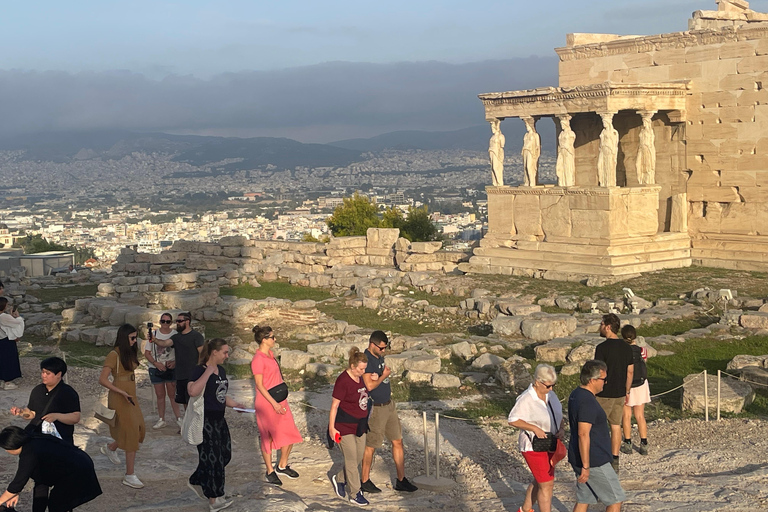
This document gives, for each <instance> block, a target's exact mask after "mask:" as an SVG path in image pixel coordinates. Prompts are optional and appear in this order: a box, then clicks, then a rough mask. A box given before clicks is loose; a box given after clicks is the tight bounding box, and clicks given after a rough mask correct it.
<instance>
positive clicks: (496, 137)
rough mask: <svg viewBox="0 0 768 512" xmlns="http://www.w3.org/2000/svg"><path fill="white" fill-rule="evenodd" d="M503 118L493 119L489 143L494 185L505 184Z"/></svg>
mask: <svg viewBox="0 0 768 512" xmlns="http://www.w3.org/2000/svg"><path fill="white" fill-rule="evenodd" d="M500 124H501V119H494V120H493V121H491V132H492V133H493V135H492V136H491V141H490V143H489V144H488V155H489V156H490V157H491V179H492V180H493V186H494V187H501V186H503V185H504V144H505V143H506V139H505V138H504V134H503V133H501V126H500Z"/></svg>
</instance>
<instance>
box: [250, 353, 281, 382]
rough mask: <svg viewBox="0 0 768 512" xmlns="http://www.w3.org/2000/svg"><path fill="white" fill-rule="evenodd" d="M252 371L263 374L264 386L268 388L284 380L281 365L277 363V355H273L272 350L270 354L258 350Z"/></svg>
mask: <svg viewBox="0 0 768 512" xmlns="http://www.w3.org/2000/svg"><path fill="white" fill-rule="evenodd" d="M251 371H252V372H253V374H254V375H261V376H262V379H263V380H262V382H263V383H264V387H265V388H267V389H270V388H273V387H275V386H277V385H278V384H280V383H281V382H283V376H282V375H281V373H280V367H279V366H278V365H277V361H276V360H275V356H274V355H272V351H270V352H269V354H265V353H264V352H262V351H261V350H257V351H256V354H254V356H253V360H252V361H251Z"/></svg>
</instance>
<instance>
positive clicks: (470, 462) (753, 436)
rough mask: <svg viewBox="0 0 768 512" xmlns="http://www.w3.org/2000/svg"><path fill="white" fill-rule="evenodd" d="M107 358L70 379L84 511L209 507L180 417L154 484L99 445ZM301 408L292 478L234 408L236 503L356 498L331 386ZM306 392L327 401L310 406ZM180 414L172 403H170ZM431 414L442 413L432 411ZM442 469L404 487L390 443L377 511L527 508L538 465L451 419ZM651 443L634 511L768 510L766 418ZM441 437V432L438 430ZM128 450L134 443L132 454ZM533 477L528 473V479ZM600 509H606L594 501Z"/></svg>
mask: <svg viewBox="0 0 768 512" xmlns="http://www.w3.org/2000/svg"><path fill="white" fill-rule="evenodd" d="M37 361H38V360H37V359H32V358H23V359H22V364H23V371H24V374H25V375H26V376H27V378H25V379H24V380H23V381H22V385H21V386H20V387H19V389H17V390H13V391H0V420H2V422H1V423H0V424H2V425H3V426H5V425H8V424H18V425H22V426H23V424H24V423H23V422H20V421H18V420H17V419H16V418H13V417H11V416H10V414H9V413H8V409H9V408H10V407H11V406H12V405H24V404H25V403H26V400H27V397H28V396H29V392H30V390H31V388H32V387H33V386H34V385H35V384H36V383H37V374H38V372H37V368H38V367H37V364H38V363H37ZM97 375H98V369H84V368H71V370H70V375H69V382H70V384H71V385H72V386H73V387H75V389H77V390H78V392H79V393H80V396H81V402H82V408H83V422H82V424H81V425H78V427H77V428H76V431H75V442H76V444H78V445H79V446H81V447H83V448H84V449H85V450H86V452H88V453H89V454H90V455H91V457H92V458H93V460H94V463H95V465H96V470H97V472H98V474H99V479H100V481H101V484H102V488H103V489H104V495H102V496H101V497H99V498H98V499H97V500H95V501H94V502H92V503H89V504H87V505H85V506H83V507H81V508H79V509H78V510H82V511H84V512H88V511H92V512H103V511H106V510H109V511H144V510H146V511H150V510H152V511H155V510H159V511H164V510H174V511H179V512H187V511H189V512H192V511H203V510H207V506H206V504H205V503H204V502H202V501H200V500H199V499H197V498H196V497H195V496H194V494H193V493H192V491H190V490H189V489H188V488H187V487H186V479H187V477H188V476H189V475H190V474H191V473H192V471H194V468H195V466H196V464H197V451H196V449H195V448H194V447H191V446H189V445H186V444H184V443H183V442H182V441H181V439H180V437H179V436H178V434H177V430H178V429H177V428H174V427H171V426H168V427H166V428H164V429H162V430H160V431H154V430H152V429H151V428H150V429H149V431H148V434H147V438H146V440H145V442H144V444H143V445H142V447H141V450H140V451H139V454H138V457H137V469H136V473H137V475H138V476H139V478H141V479H142V481H143V482H144V483H145V484H146V487H145V488H144V489H141V490H133V489H129V488H128V487H125V486H124V485H122V484H121V483H120V481H121V479H122V475H123V471H124V468H123V467H122V466H114V465H112V464H111V463H110V462H109V461H108V460H107V459H106V457H105V456H103V455H101V454H100V453H99V446H100V445H101V444H103V443H105V442H107V441H108V440H109V435H108V429H107V428H106V427H105V426H104V425H102V424H101V423H100V422H98V421H97V420H95V419H93V417H92V415H93V413H92V411H93V407H94V404H95V402H96V400H97V399H99V397H100V396H101V388H100V387H99V386H98V384H97V383H96V381H97ZM139 385H140V389H139V398H140V402H141V406H142V410H143V411H144V414H145V418H146V421H147V425H148V426H149V425H152V424H153V423H154V422H155V421H156V418H157V416H156V413H155V412H154V411H153V410H152V402H151V393H152V391H151V389H150V387H149V385H148V383H147V382H146V375H143V376H142V375H140V376H139ZM231 394H232V395H233V396H235V397H236V398H237V399H239V400H242V401H250V400H252V398H253V388H252V385H251V384H250V382H249V381H234V382H233V383H232V386H231ZM290 401H291V405H292V410H293V411H294V415H295V417H296V420H297V423H298V426H299V429H300V430H301V432H303V433H304V435H305V442H303V443H301V444H299V445H297V446H296V447H295V448H294V451H293V454H292V456H291V463H292V466H293V467H294V468H295V469H296V470H298V471H299V473H301V477H300V478H299V479H297V480H287V479H284V484H283V486H282V487H280V488H278V487H274V486H271V485H268V484H266V483H265V482H264V464H263V462H262V460H261V456H260V453H259V451H258V448H257V443H258V431H257V429H256V423H255V421H254V419H253V417H252V416H247V415H238V414H235V413H232V412H228V413H227V421H228V422H229V425H230V430H231V431H232V436H233V459H232V462H231V463H230V465H229V466H228V467H227V493H228V495H232V496H234V497H235V500H236V501H235V504H234V505H233V506H232V507H231V508H230V509H228V510H232V511H233V512H238V511H241V512H244V511H257V510H267V509H268V510H270V511H318V510H329V511H337V510H338V511H340V510H349V509H350V508H351V507H350V506H349V505H348V504H346V503H345V502H343V501H341V500H339V499H338V498H337V497H336V496H335V494H333V490H332V488H331V486H330V483H329V480H328V476H329V475H330V474H331V467H332V466H333V471H336V470H338V469H339V468H340V462H341V457H340V453H339V451H338V449H336V450H333V451H331V452H329V451H328V450H327V449H326V448H325V447H324V445H323V444H322V442H321V439H322V436H323V432H324V429H325V428H326V425H327V413H326V412H325V411H326V410H327V409H328V407H329V406H330V388H326V389H322V390H316V392H311V393H292V394H291V397H290ZM300 402H304V403H309V404H311V405H312V406H314V407H317V409H315V408H309V407H304V406H302V404H301V403H300ZM401 405H407V406H408V407H411V408H412V409H405V410H402V411H401V419H402V423H403V429H404V436H405V443H406V454H407V460H406V473H407V474H408V475H409V476H411V475H414V476H415V475H418V474H421V473H423V457H424V455H423V451H422V449H423V433H422V419H421V411H423V410H428V411H431V410H432V409H434V408H435V407H438V406H440V407H441V408H444V407H445V403H440V404H437V403H423V404H401ZM169 415H170V409H169ZM429 417H430V422H431V421H432V417H433V414H432V412H430V414H429ZM441 432H442V434H443V442H442V448H441V450H442V453H443V457H442V459H441V471H442V474H444V475H446V476H449V477H451V478H453V479H454V480H455V481H456V482H457V485H456V487H455V489H454V490H453V491H452V492H450V493H447V494H433V493H430V492H427V491H418V492H416V493H413V494H401V493H397V492H395V491H393V490H392V489H391V483H389V481H390V478H391V476H390V475H394V467H393V464H392V462H391V457H389V456H388V454H387V453H386V452H384V451H383V450H382V451H381V452H380V453H381V454H382V455H384V456H383V457H378V458H377V462H376V463H375V465H374V471H373V477H372V479H373V481H374V482H375V483H377V484H378V485H379V486H380V487H382V488H383V489H384V491H383V492H382V493H381V494H378V495H371V496H369V498H370V500H371V503H372V507H371V509H372V510H377V511H379V510H381V511H387V512H389V511H392V512H394V511H405V510H408V511H427V510H435V509H442V510H447V511H453V510H455V511H459V510H470V511H484V512H485V511H490V510H493V511H496V510H499V511H504V510H507V511H516V510H517V507H519V506H520V504H521V503H522V494H521V492H522V491H523V489H524V487H525V485H527V482H528V480H529V472H528V470H527V468H526V467H525V464H524V462H523V460H522V457H521V456H520V454H519V453H518V452H517V449H516V447H517V432H516V431H514V430H513V429H511V428H509V427H507V426H505V425H504V424H503V423H494V424H487V425H484V426H483V427H482V428H481V427H478V426H475V425H473V424H470V423H467V422H463V421H457V420H450V419H447V418H446V419H444V420H442V421H441ZM650 439H651V443H652V446H651V453H650V455H649V456H647V457H643V456H641V455H639V454H633V455H630V456H622V467H621V481H622V484H623V485H624V488H625V490H626V491H627V495H628V497H629V500H628V502H627V504H626V506H625V507H624V510H625V511H630V512H632V511H649V512H650V511H675V512H699V511H710V510H712V511H714V510H721V509H727V510H729V511H742V510H743V511H746V510H750V511H752V510H766V509H768V483H766V477H768V423H767V422H765V421H762V420H725V421H721V422H719V423H716V422H710V423H705V422H703V421H700V420H687V421H678V422H672V423H666V422H659V423H656V424H653V425H651V431H650ZM429 444H430V447H433V446H434V438H430V441H429ZM120 457H121V459H122V458H123V455H122V453H121V454H120ZM15 469H16V459H15V458H13V457H12V456H10V455H7V454H5V453H4V452H3V453H2V454H0V486H4V485H7V483H8V482H9V481H10V480H11V478H12V477H13V474H14V473H15ZM521 482H522V483H521ZM573 497H574V477H573V475H572V473H571V472H570V470H569V468H568V466H567V465H565V464H564V465H563V466H560V471H559V472H558V474H557V482H556V485H555V498H556V500H555V510H557V511H559V512H565V511H570V510H571V509H572V507H573ZM18 510H19V511H21V512H28V511H29V510H31V496H30V493H29V492H28V491H25V493H23V494H22V497H21V500H20V506H19V507H18ZM590 510H603V507H592V508H591V509H590Z"/></svg>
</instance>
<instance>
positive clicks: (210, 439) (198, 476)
mask: <svg viewBox="0 0 768 512" xmlns="http://www.w3.org/2000/svg"><path fill="white" fill-rule="evenodd" d="M228 357H229V345H227V342H226V341H225V340H223V339H221V338H214V339H212V340H206V342H205V344H204V345H203V348H202V350H201V352H200V363H201V364H200V365H199V366H196V367H195V368H194V369H193V370H192V375H191V376H190V379H189V383H188V384H187V391H188V392H189V396H190V397H196V396H200V394H201V393H202V394H203V400H204V402H205V414H204V421H203V442H202V444H199V445H198V446H197V453H198V456H199V459H198V463H197V469H196V470H195V472H194V473H193V474H192V476H190V477H189V483H188V485H189V487H190V488H191V489H192V490H193V491H195V494H197V495H198V497H200V498H208V503H209V507H210V510H211V512H215V511H217V510H222V509H225V508H227V507H228V506H230V505H231V504H232V501H231V500H230V501H228V500H226V499H224V468H225V467H226V465H227V464H229V461H230V459H231V458H232V442H231V440H230V437H229V428H228V427H227V421H226V420H225V419H224V411H225V410H226V408H227V407H240V408H245V407H244V406H243V405H241V404H239V403H237V402H235V401H234V400H233V399H231V398H230V397H228V396H227V391H228V390H229V380H227V374H226V372H225V371H224V367H223V366H221V365H222V364H223V363H224V361H226V360H227V358H228ZM201 491H202V492H201Z"/></svg>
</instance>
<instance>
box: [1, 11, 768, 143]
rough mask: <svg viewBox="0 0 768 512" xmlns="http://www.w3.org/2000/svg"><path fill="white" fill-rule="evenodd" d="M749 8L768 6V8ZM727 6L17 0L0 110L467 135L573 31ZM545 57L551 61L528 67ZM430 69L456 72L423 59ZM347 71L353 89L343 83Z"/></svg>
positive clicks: (110, 122)
mask: <svg viewBox="0 0 768 512" xmlns="http://www.w3.org/2000/svg"><path fill="white" fill-rule="evenodd" d="M751 6H752V8H753V9H755V10H758V11H768V0H753V1H752V2H751ZM715 8H716V6H715V0H648V1H640V0H635V1H626V0H538V1H530V0H524V1H523V0H475V1H469V0H461V1H458V0H408V1H404V0H388V1H387V2H372V1H365V0H357V1H355V2H352V1H340V0H327V1H322V2H321V1H317V0H313V1H296V0H287V1H283V2H276V1H253V0H219V1H217V2H212V1H206V0H184V1H177V2H170V1H166V0H151V1H148V0H131V1H126V0H74V1H72V2H62V1H60V0H57V1H52V0H42V1H28V2H22V1H10V0H9V1H5V2H2V11H0V48H2V52H0V90H3V91H4V98H5V99H6V100H8V99H9V98H15V100H14V101H13V105H9V102H8V101H4V102H0V116H2V119H3V123H2V124H3V125H5V126H4V127H0V134H7V133H8V132H9V130H11V131H12V132H13V131H16V132H18V131H34V130H39V129H78V128H81V129H93V128H98V129H101V128H111V127H114V128H129V129H152V130H169V131H175V132H180V131H187V132H191V133H211V134H223V135H241V136H246V135H281V136H293V137H296V138H298V139H299V140H314V141H324V140H333V139H334V138H345V137H347V136H349V137H351V136H355V135H365V136H369V135H373V134H376V133H381V132H383V131H387V130H391V129H399V128H402V129H440V128H443V129H457V128H462V127H464V126H468V125H471V124H480V123H482V122H483V117H482V108H481V105H480V103H479V101H478V100H477V98H476V94H478V93H481V92H490V91H494V90H510V89H516V88H522V86H521V85H520V84H525V85H526V86H528V87H533V86H537V85H555V83H554V82H555V81H556V72H557V68H556V66H557V62H556V59H554V56H555V54H554V52H553V48H554V47H556V46H562V45H564V43H565V35H566V33H568V32H611V33H619V34H657V33H664V32H674V31H681V30H686V29H687V20H688V18H689V17H690V15H691V12H692V11H694V10H697V9H715ZM531 55H538V56H541V57H544V58H543V59H541V60H540V63H543V64H542V65H539V66H534V68H535V69H530V68H529V67H528V66H527V65H526V62H529V61H527V60H526V58H527V57H529V56H531ZM508 59H519V60H511V61H510V60H508ZM429 61H437V62H442V63H447V64H448V65H449V66H447V67H446V66H440V65H437V64H436V63H435V62H431V63H430V65H428V66H427V65H422V64H419V63H426V62H429ZM340 62H344V63H345V64H343V65H341V64H334V63H340ZM409 63H416V64H415V65H412V64H409ZM469 63H474V64H472V65H471V66H470V67H466V66H465V65H468V64H469ZM371 64H374V66H371ZM339 65H341V66H342V68H343V74H342V75H340V76H343V80H344V81H343V83H340V81H339V80H340V79H339V77H338V76H334V75H333V71H334V69H337V68H335V67H334V66H339ZM436 69H437V70H438V71H437V72H436V74H434V75H433V74H432V73H433V72H435V70H436ZM468 72H472V73H475V75H476V76H467V75H466V73H468ZM395 78H396V79H397V80H395ZM297 79H300V80H302V82H301V83H297V82H295V80H297ZM533 79H535V80H544V82H535V81H533ZM371 87H373V88H374V91H373V93H374V94H373V95H366V89H365V88H371ZM406 88H407V90H405V89H406ZM287 91H290V92H292V93H293V95H289V94H288V92H287ZM342 91H343V92H342ZM278 101H281V102H284V103H283V104H280V105H276V103H277V102H278ZM374 101H375V103H374ZM403 101H405V102H406V103H407V104H408V105H410V106H411V107H413V108H412V109H411V110H413V114H414V115H406V114H408V112H409V110H408V109H409V108H411V107H408V105H405V107H408V108H404V105H402V104H401V102H403ZM457 101H459V102H463V101H466V105H457V104H456V102H457ZM297 104H298V105H297ZM425 105H426V106H425ZM387 106H392V108H391V109H388V108H387ZM427 107H428V108H427ZM137 108H138V110H137ZM339 109H341V110H343V111H344V112H339ZM452 109H454V110H455V111H456V113H457V115H453V116H451V115H448V114H447V113H446V112H445V111H450V110H452ZM315 111H317V112H315ZM143 113H146V115H143ZM261 113H265V114H266V115H265V116H262V118H261V119H259V120H258V121H257V120H255V119H254V116H255V117H258V116H259V115H260V114H261ZM400 113H402V114H403V116H404V117H398V114H400ZM145 118H146V119H145Z"/></svg>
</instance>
